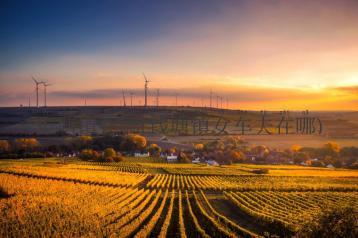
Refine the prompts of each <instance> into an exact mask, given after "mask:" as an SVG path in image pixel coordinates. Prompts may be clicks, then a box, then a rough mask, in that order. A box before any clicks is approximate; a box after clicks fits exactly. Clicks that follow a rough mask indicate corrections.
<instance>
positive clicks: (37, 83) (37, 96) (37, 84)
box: [32, 76, 43, 107]
mask: <svg viewBox="0 0 358 238" xmlns="http://www.w3.org/2000/svg"><path fill="white" fill-rule="evenodd" d="M32 80H34V82H35V84H36V107H39V85H40V84H43V82H41V81H37V79H36V78H35V77H34V76H32Z"/></svg>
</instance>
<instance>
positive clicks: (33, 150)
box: [0, 138, 48, 158]
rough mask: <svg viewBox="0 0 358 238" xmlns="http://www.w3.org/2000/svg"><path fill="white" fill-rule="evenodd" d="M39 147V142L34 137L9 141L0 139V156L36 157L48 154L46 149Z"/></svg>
mask: <svg viewBox="0 0 358 238" xmlns="http://www.w3.org/2000/svg"><path fill="white" fill-rule="evenodd" d="M40 149H41V148H40V143H39V142H38V140H37V139H36V138H18V139H16V140H15V141H13V142H11V143H10V142H9V141H8V140H0V158H18V157H21V158H37V157H44V156H48V153H47V152H46V151H43V150H40Z"/></svg>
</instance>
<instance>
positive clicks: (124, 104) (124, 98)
mask: <svg viewBox="0 0 358 238" xmlns="http://www.w3.org/2000/svg"><path fill="white" fill-rule="evenodd" d="M122 96H123V106H124V107H125V106H127V105H126V96H125V95H124V90H122Z"/></svg>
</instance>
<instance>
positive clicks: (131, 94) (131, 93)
mask: <svg viewBox="0 0 358 238" xmlns="http://www.w3.org/2000/svg"><path fill="white" fill-rule="evenodd" d="M129 95H130V96H131V107H133V95H134V93H133V92H130V93H129Z"/></svg>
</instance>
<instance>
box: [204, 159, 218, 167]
mask: <svg viewBox="0 0 358 238" xmlns="http://www.w3.org/2000/svg"><path fill="white" fill-rule="evenodd" d="M206 164H207V165H211V166H219V163H218V162H216V161H215V160H211V159H210V160H207V161H206Z"/></svg>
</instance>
